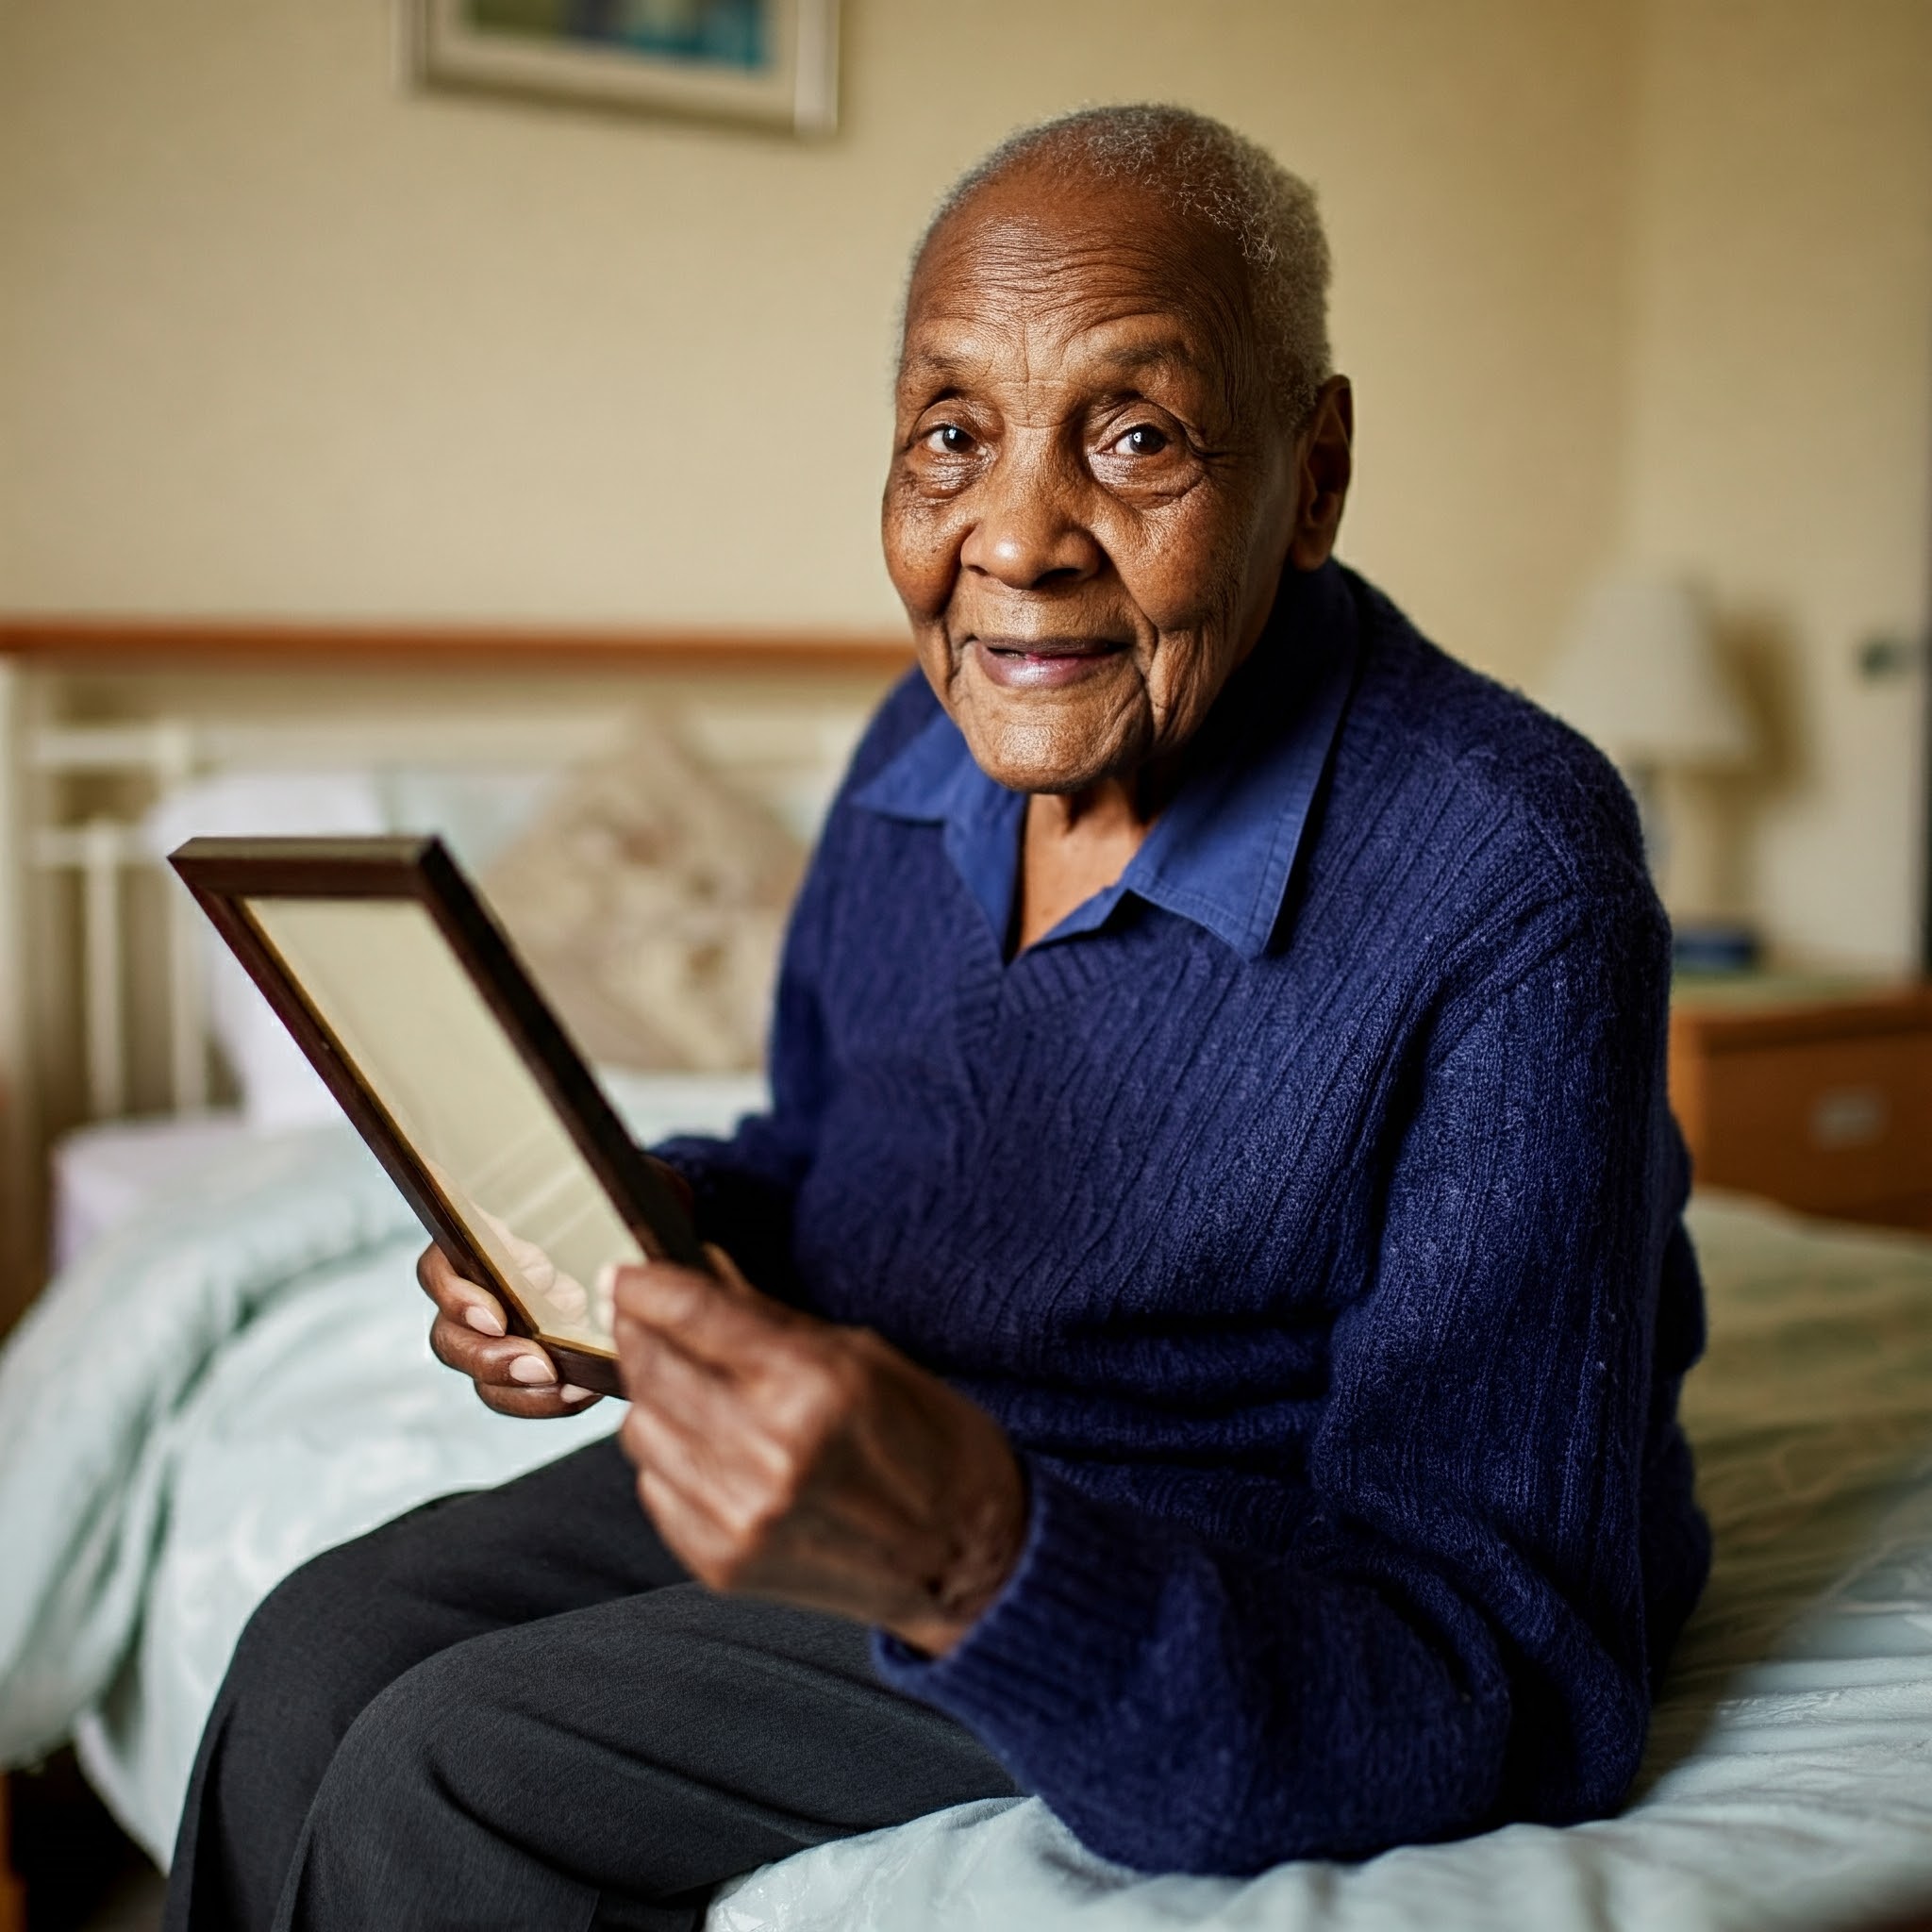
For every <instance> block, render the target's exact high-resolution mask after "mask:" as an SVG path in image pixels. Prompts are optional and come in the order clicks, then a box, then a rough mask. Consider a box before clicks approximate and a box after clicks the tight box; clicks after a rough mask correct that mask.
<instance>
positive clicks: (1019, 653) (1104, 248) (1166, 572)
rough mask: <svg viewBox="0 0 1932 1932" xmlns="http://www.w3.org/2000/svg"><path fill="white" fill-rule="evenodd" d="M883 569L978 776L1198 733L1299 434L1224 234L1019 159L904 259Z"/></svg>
mask: <svg viewBox="0 0 1932 1932" xmlns="http://www.w3.org/2000/svg"><path fill="white" fill-rule="evenodd" d="M896 417H897V422H896V432H895V439H894V448H893V457H892V465H891V473H890V475H889V476H888V479H887V483H886V492H885V506H884V536H885V551H886V563H887V568H888V569H889V570H890V572H891V577H892V582H893V585H894V586H895V588H896V589H897V590H898V592H899V595H900V597H901V598H902V599H903V600H904V602H905V605H906V608H907V610H908V614H909V615H910V617H911V619H912V624H913V628H914V631H915V634H916V638H917V641H918V649H919V657H920V663H921V666H922V668H923V669H924V673H925V675H926V677H927V678H928V679H929V680H930V682H931V684H932V687H933V690H934V691H936V692H937V693H938V695H939V697H940V700H941V703H942V704H943V705H944V706H945V708H946V709H947V710H948V711H949V712H950V713H951V715H952V717H953V719H954V721H955V722H956V723H957V724H958V726H959V728H960V730H961V731H962V732H963V733H964V734H965V737H966V741H967V743H968V744H969V746H970V747H971V749H972V752H973V756H974V758H975V760H976V761H977V762H978V764H979V765H980V767H981V768H982V769H983V770H984V771H986V772H987V773H988V774H990V775H991V776H992V777H993V778H995V779H997V780H998V781H999V782H1000V783H1001V784H1003V785H1006V786H1008V787H1009V788H1011V789H1012V790H1015V791H1051V792H1074V791H1082V790H1084V789H1085V788H1087V787H1088V786H1091V785H1092V784H1094V783H1096V782H1097V781H1099V780H1102V779H1104V778H1108V777H1115V778H1121V777H1130V776H1131V775H1132V774H1135V773H1136V772H1138V771H1139V770H1140V769H1141V767H1142V766H1144V765H1145V764H1146V763H1147V762H1148V761H1149V760H1150V759H1154V758H1164V757H1166V756H1168V755H1170V754H1172V753H1173V752H1174V751H1175V750H1177V749H1178V748H1179V747H1180V746H1181V745H1182V744H1184V743H1185V742H1186V741H1188V739H1189V738H1190V737H1191V735H1192V734H1193V732H1194V730H1195V729H1196V728H1197V726H1198V725H1199V724H1200V723H1201V721H1202V719H1203V718H1204V717H1205V716H1206V715H1207V713H1208V708H1209V707H1210V706H1211V705H1212V704H1213V702H1214V699H1215V697H1216V695H1217V694H1218V693H1219V692H1220V691H1221V688H1222V686H1223V685H1224V683H1225V682H1226V680H1227V676H1228V675H1229V673H1230V672H1231V671H1232V670H1233V669H1234V667H1235V666H1236V665H1237V664H1238V663H1239V662H1240V661H1241V658H1243V657H1244V656H1245V655H1246V654H1247V652H1248V651H1249V650H1250V649H1251V648H1252V647H1253V645H1254V642H1255V641H1256V639H1257V637H1258V636H1259V635H1260V631H1261V628H1262V625H1264V623H1265V622H1266V619H1267V615H1268V610H1269V607H1270V605H1271V604H1272V602H1273V600H1274V590H1275V586H1276V583H1277V581H1278V579H1279V577H1280V574H1281V568H1282V563H1283V560H1284V558H1285V557H1286V556H1287V554H1288V549H1289V543H1290V540H1291V535H1292V534H1293V531H1294V526H1295V519H1296V509H1297V493H1298V482H1297V478H1298V472H1299V469H1300V465H1299V463H1298V461H1297V453H1296V447H1295V443H1294V441H1293V440H1292V439H1291V437H1290V436H1289V435H1288V434H1287V432H1286V431H1285V429H1284V428H1283V426H1282V425H1281V423H1280V419H1279V415H1278V412H1277V411H1276V409H1275V408H1274V407H1272V406H1271V404H1270V403H1269V401H1268V400H1267V394H1266V389H1265V384H1264V381H1263V372H1262V370H1261V368H1260V366H1259V363H1258V359H1257V356H1256V353H1255V345H1254V341H1253V331H1252V327H1251V325H1250V322H1249V316H1248V304H1247V300H1246V295H1245V291H1244V285H1243V282H1242V278H1241V269H1240V264H1239V261H1238V259H1237V258H1236V257H1235V255H1234V252H1233V246H1232V243H1231V242H1226V241H1225V239H1224V238H1223V237H1220V236H1218V235H1217V234H1216V233H1215V232H1214V231H1212V230H1202V229H1198V228H1197V227H1196V226H1195V225H1191V224H1189V223H1186V222H1183V221H1180V220H1178V219H1176V218H1175V217H1174V216H1173V215H1172V214H1170V213H1169V212H1168V211H1167V210H1166V209H1165V208H1163V207H1162V205H1161V204H1160V203H1159V201H1158V199H1156V198H1155V197H1153V196H1152V195H1150V194H1148V193H1147V192H1145V191H1144V190H1140V189H1134V188H1128V187H1124V186H1120V185H1117V184H1109V183H1106V182H1100V181H1085V180H1082V179H1080V178H1079V177H1078V176H1075V177H1074V179H1072V180H1069V179H1068V178H1067V177H1066V176H1065V175H1060V177H1059V178H1058V179H1057V180H1056V179H1053V178H1050V177H1049V176H1047V175H1044V174H1043V173H1041V172H1039V171H1029V170H1026V169H1024V168H1023V169H1021V170H1019V171H1016V172H1015V173H1014V174H1012V175H1007V176H1003V177H1000V178H999V179H996V180H995V181H994V182H992V183H991V185H989V186H988V187H987V188H985V189H982V190H981V191H980V192H978V193H977V194H975V195H974V197H973V198H972V199H971V200H970V201H969V202H968V203H967V204H966V205H965V206H964V207H963V208H961V209H959V210H958V212H957V213H956V214H955V215H953V216H952V217H951V218H950V219H949V220H948V221H947V222H946V223H945V224H944V225H942V226H941V228H940V230H939V232H938V233H937V234H936V235H935V236H934V237H933V239H932V241H931V242H930V243H929V245H928V246H927V248H926V250H925V253H924V256H923V257H922V258H921V259H920V262H919V264H918V267H917V269H916V270H915V272H914V275H913V281H912V287H911V290H910V292H909V296H908V304H907V316H906V339H905V343H904V347H903V350H902V354H901V360H900V367H899V378H898V390H897V408H896Z"/></svg>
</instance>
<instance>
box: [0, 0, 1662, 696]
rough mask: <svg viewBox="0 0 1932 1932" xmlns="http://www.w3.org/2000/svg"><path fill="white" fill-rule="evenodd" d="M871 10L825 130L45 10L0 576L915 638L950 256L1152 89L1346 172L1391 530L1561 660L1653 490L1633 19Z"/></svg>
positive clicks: (243, 6) (26, 14)
mask: <svg viewBox="0 0 1932 1932" xmlns="http://www.w3.org/2000/svg"><path fill="white" fill-rule="evenodd" d="M844 24H845V40H846V58H845V62H844V125H843V128H842V130H841V133H840V135H839V136H838V137H837V138H836V139H835V140H833V141H831V142H826V143H824V144H820V145H801V144H799V143H795V142H791V141H787V140H782V139H774V138H771V137H769V136H765V135H760V134H756V133H741V132H731V131H720V130H714V129H708V128H691V127H681V126H676V125H667V124H663V123H653V122H649V121H642V120H623V119H610V118H598V117H593V116H590V115H586V114H581V113H574V112H569V111H563V112H558V111H555V110H550V109H544V108H533V107H525V106H519V105H514V104H503V103H498V102H488V103H479V102H475V101H467V100H449V99H428V100H425V99H422V98H409V97H408V96H405V95H403V94H401V93H399V92H397V90H396V88H395V87H394V85H393V83H392V80H391V57H390V39H389V34H390V27H389V16H388V11H387V8H386V6H385V5H384V4H382V0H166V4H165V5H155V4H153V0H90V4H89V5H88V6H86V7H73V6H55V5H50V4H47V0H0V90H4V92H0V248H4V251H5V252H4V256H0V326H4V329H5V336H4V339H0V346H4V359H0V425H4V428H5V452H4V455H0V463H4V465H5V470H4V473H0V474H4V484H0V491H4V493H0V543H4V546H5V547H4V549H0V605H5V606H11V607H13V608H23V607H26V608H50V609H72V608H89V609H100V608H113V609H133V610H168V611H243V612H275V613H290V612H325V613H370V614H376V615H383V616H392V615H403V616H408V615H435V616H443V617H525V618H532V619H572V618H575V619H604V620H616V621H623V622H634V623H644V624H650V623H665V624H676V623H684V622H690V621H696V622H704V623H713V624H720V625H731V624H777V625H789V624H809V625H862V626H866V627H881V626H889V625H892V624H893V623H894V622H895V619H896V615H897V612H896V607H895V606H894V604H893V602H892V599H891V591H890V589H889V587H888V586H887V584H886V581H885V577H884V574H883V571H882V570H881V568H880V566H879V564H878V561H877V558H876V541H875V536H874V528H875V501H876V491H877V487H878V480H879V475H880V469H881V464H882V460H883V455H884V449H885V443H886V436H887V430H888V416H887V412H886V401H887V380H888V374H889V363H890V356H891V318H892V310H893V307H894V304H895V301H896V297H897V288H898V281H899V276H900V273H901V268H902V263H903V260H904V258H905V254H906V251H907V248H908V243H909V242H910V241H911V239H912V237H913V235H914V234H915V232H916V230H917V229H918V227H919V225H920V224H921V222H922V220H923V218H924V213H925V211H926V209H927V208H929V207H930V205H931V203H932V200H933V198H934V197H935V195H936V194H937V192H939V191H940V189H941V187H942V186H943V185H944V183H945V182H946V180H947V179H948V178H949V177H950V176H951V175H953V174H954V173H955V172H956V171H957V170H958V168H959V167H960V166H961V165H963V164H964V163H965V162H967V161H969V160H970V159H971V158H973V157H974V155H975V154H976V153H977V152H978V151H980V150H981V149H982V148H983V147H984V146H985V145H986V144H987V143H989V142H991V141H992V140H993V139H995V138H996V137H997V136H998V135H1000V134H1001V133H1003V132H1004V131H1006V130H1007V129H1008V127H1009V126H1011V125H1014V124H1015V123H1017V122H1019V121H1022V120H1024V119H1028V118H1031V117H1035V116H1038V115H1041V114H1044V113H1047V112H1051V111H1053V110H1056V109H1058V108H1065V107H1068V106H1071V105H1074V104H1077V103H1079V102H1082V101H1085V100H1091V99H1095V98H1108V97H1116V98H1117V97H1133V96H1144V95H1156V96H1162V97H1172V98H1178V99H1182V100H1186V101H1190V102H1192V103H1195V104H1198V105H1200V106H1202V107H1206V108H1211V109H1213V110H1215V111H1217V112H1220V113H1223V114H1225V115H1226V116H1228V117H1229V118H1230V119H1232V120H1233V121H1235V122H1236V123H1237V124H1238V125H1241V126H1243V127H1245V128H1247V129H1249V130H1251V131H1252V132H1253V133H1255V134H1256V135H1257V136H1258V137H1260V138H1261V139H1262V140H1264V141H1266V142H1269V143H1270V144H1271V145H1272V146H1274V148H1275V149H1276V150H1277V151H1278V152H1279V153H1280V154H1282V155H1283V156H1284V157H1285V158H1288V159H1289V160H1290V162H1291V164H1292V165H1295V166H1297V167H1299V168H1300V169H1302V170H1303V171H1304V172H1306V173H1307V174H1309V175H1312V176H1313V177H1314V178H1315V180H1316V181H1317V182H1318V184H1319V185H1320V186H1321V188H1322V191H1323V193H1324V203H1325V206H1326V208H1327V211H1328V216H1329V220H1330V222H1331V225H1332V227H1333V230H1334V238H1335V243H1336V250H1337V254H1338V258H1339V260H1340V264H1341V268H1340V276H1339V285H1338V291H1337V340H1338V343H1339V346H1340V349H1341V357H1342V360H1343V363H1344V365H1345V366H1346V367H1347V368H1349V369H1350V370H1351V371H1352V372H1353V373H1354V374H1355V375H1356V376H1357V379H1358V381H1359V383H1360V389H1361V397H1360V402H1361V422H1362V475H1361V484H1360V491H1359V495H1358V498H1357V503H1356V505H1355V507H1354V509H1353V510H1352V512H1351V520H1350V532H1349V548H1350V552H1351V554H1352V555H1353V556H1354V557H1355V558H1357V559H1358V560H1359V561H1360V562H1361V563H1362V564H1364V565H1365V566H1366V567H1368V568H1370V569H1371V570H1373V571H1374V572H1375V573H1377V574H1378V575H1381V576H1382V577H1383V578H1384V579H1385V580H1386V581H1387V583H1388V584H1389V586H1390V587H1391V589H1392V590H1393V591H1396V592H1397V594H1399V595H1401V596H1403V597H1404V598H1406V599H1407V601H1408V602H1409V603H1410V604H1411V605H1412V606H1413V608H1414V609H1415V611H1416V613H1417V614H1418V616H1419V617H1420V618H1421V619H1422V620H1423V621H1424V623H1426V624H1427V625H1430V626H1431V627H1433V628H1434V629H1435V630H1436V631H1437V632H1438V633H1439V634H1440V635H1441V636H1442V637H1443V638H1444V640H1445V641H1450V642H1452V643H1453V644H1454V645H1455V646H1456V647H1457V648H1458V649H1459V650H1461V651H1463V652H1465V653H1466V654H1468V655H1470V656H1471V657H1474V658H1476V659H1478V660H1479V661H1481V662H1484V663H1486V664H1490V665H1492V666H1495V667H1499V668H1501V669H1503V670H1505V671H1507V672H1512V673H1513V672H1517V671H1520V670H1521V669H1523V668H1524V667H1525V666H1527V665H1529V664H1531V663H1532V662H1533V661H1534V660H1535V658H1536V657H1537V655H1538V653H1539V652H1540V650H1541V647H1542V644H1543V641H1544V640H1545V639H1546V637H1547V635H1548V633H1549V631H1550V628H1551V626H1552V625H1553V624H1555V623H1556V622H1557V618H1558V616H1559V614H1560V612H1561V610H1562V608H1563V607H1564V605H1565V603H1566V601H1567V599H1568V598H1569V596H1570V595H1571V593H1572V591H1573V589H1574V583H1575V581H1576V579H1577V576H1578V575H1579V573H1581V572H1582V571H1584V570H1585V569H1587V568H1588V567H1589V566H1590V565H1591V563H1592V562H1593V561H1594V560H1595V558H1597V556H1598V555H1599V554H1600V553H1601V551H1602V550H1603V548H1604V545H1605V542H1606V539H1607V531H1608V528H1609V525H1610V523H1611V519H1612V516H1613V514H1614V508H1615V488H1616V477H1615V473H1614V467H1613V465H1612V464H1611V463H1610V462H1609V461H1608V460H1607V452H1608V451H1609V450H1610V449H1611V448H1612V446H1613V444H1614V442H1615V439H1616V435H1617V414H1618V410H1619V408H1620V404H1621V395H1620V389H1619V383H1620V376H1621V371H1620V365H1619V361H1618V356H1619V349H1620V343H1621V332H1622V329H1623V326H1624V313H1623V279H1622V277H1623V260H1624V228H1625V219H1626V206H1625V205H1626V202H1627V198H1628V197H1627V168H1626V158H1627V144H1628V123H1629V111H1628V109H1629V100H1630V93H1631V88H1632V84H1633V79H1634V71H1635V69H1634V62H1635V42H1634V32H1633V24H1632V21H1631V19H1630V18H1629V15H1628V9H1627V7H1625V6H1624V5H1623V4H1621V0H1618V4H1610V0H1602V4H1591V0H1565V4H1564V5H1561V6H1557V7H1552V6H1550V5H1549V4H1547V0H1455V4H1453V5H1443V4H1441V0H1408V4H1398V0H1357V4H1353V5H1349V6H1340V7H1338V6H1334V5H1330V4H1322V5H1312V4H1293V0H1195V4H1193V5H1191V6H1187V7H1177V6H1174V5H1173V4H1172V0H1053V4H1049V5H1044V6H1042V5H1041V0H848V4H847V6H846V8H845V14H844Z"/></svg>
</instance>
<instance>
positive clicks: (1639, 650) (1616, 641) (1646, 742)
mask: <svg viewBox="0 0 1932 1932" xmlns="http://www.w3.org/2000/svg"><path fill="white" fill-rule="evenodd" d="M1536 694H1537V696H1538V697H1539V698H1541V701H1542V702H1543V703H1544V704H1545V705H1547V706H1548V707H1549V708H1550V709H1551V710H1553V711H1554V712H1556V714H1557V716H1558V717H1559V718H1561V719H1563V720H1564V721H1565V722H1566V723H1567V724H1574V726H1575V727H1576V729H1577V730H1579V731H1580V732H1582V733H1583V735H1584V736H1585V737H1586V738H1589V739H1591V740H1593V741H1595V742H1596V743H1597V744H1598V745H1600V746H1601V747H1602V748H1603V749H1604V750H1605V751H1606V752H1607V753H1608V754H1609V755H1610V757H1611V758H1613V759H1614V760H1615V761H1616V762H1617V763H1618V764H1620V765H1624V766H1625V767H1630V766H1638V765H1657V766H1662V765H1683V766H1704V767H1711V766H1723V765H1740V764H1742V763H1744V762H1745V761H1746V760H1747V759H1748V758H1750V756H1751V752H1752V742H1751V738H1752V734H1751V726H1750V721H1749V720H1748V719H1747V718H1746V717H1745V715H1744V710H1743V707H1742V706H1741V705H1740V704H1739V702H1738V698H1737V694H1736V693H1735V692H1734V691H1732V689H1731V687H1730V686H1729V684H1728V683H1727V682H1726V681H1725V679H1724V673H1723V669H1722V667H1721V666H1720V664H1719V663H1718V659H1717V653H1716V651H1715V650H1714V648H1713V647H1712V643H1711V635H1710V625H1709V623H1708V621H1707V618H1706V617H1705V614H1704V611H1703V609H1702V608H1701V607H1700V606H1699V604H1698V602H1697V600H1696V598H1694V597H1693V596H1692V595H1691V592H1690V591H1688V590H1687V589H1685V587H1684V586H1683V585H1681V584H1676V583H1673V582H1671V581H1669V580H1668V579H1665V578H1658V577H1645V576H1614V577H1608V578H1606V579H1605V580H1604V581H1602V582H1601V583H1599V584H1598V585H1597V586H1596V587H1595V588H1594V589H1593V590H1592V591H1591V592H1590V594H1589V595H1588V596H1587V597H1586V598H1585V599H1584V601H1583V604H1582V607H1581V608H1579V609H1578V611H1577V613H1576V617H1575V621H1574V623H1573V624H1572V625H1570V628H1569V629H1568V630H1567V631H1566V632H1565V633H1564V636H1563V640H1562V641H1561V643H1560V645H1559V646H1558V648H1557V656H1556V660H1555V662H1554V663H1552V664H1551V666H1550V668H1549V672H1548V674H1547V675H1546V676H1545V677H1544V678H1543V680H1542V682H1541V687H1540V689H1539V690H1538V691H1537V693H1536Z"/></svg>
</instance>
